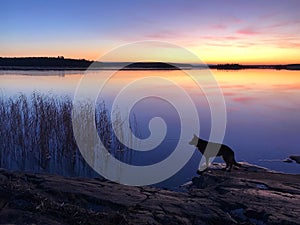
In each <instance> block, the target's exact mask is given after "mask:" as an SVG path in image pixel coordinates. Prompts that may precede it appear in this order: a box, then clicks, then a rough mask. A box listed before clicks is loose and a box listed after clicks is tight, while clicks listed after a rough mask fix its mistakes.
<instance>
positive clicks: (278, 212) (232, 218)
mask: <svg viewBox="0 0 300 225" xmlns="http://www.w3.org/2000/svg"><path fill="white" fill-rule="evenodd" d="M220 168H222V166H221V165H212V166H211V167H210V168H209V169H208V170H206V171H204V172H203V173H202V174H201V176H198V177H194V178H193V180H192V182H189V183H187V184H185V185H184V190H185V191H181V192H176V191H171V190H163V189H159V188H154V187H131V186H125V185H120V184H116V183H113V182H110V181H107V180H104V179H87V178H66V177H62V176H56V175H46V174H43V175H42V174H29V173H20V172H10V171H7V170H3V169H1V170H0V224H108V225H110V224H153V225H154V224H155V225H156V224H174V225H175V224H271V225H272V224H300V223H299V222H298V220H299V217H300V187H299V183H300V175H292V174H282V173H274V172H270V171H268V170H266V169H264V168H261V167H256V166H254V165H251V164H246V163H243V165H242V167H241V168H239V169H238V170H233V171H232V172H230V173H229V172H225V171H223V170H220Z"/></svg>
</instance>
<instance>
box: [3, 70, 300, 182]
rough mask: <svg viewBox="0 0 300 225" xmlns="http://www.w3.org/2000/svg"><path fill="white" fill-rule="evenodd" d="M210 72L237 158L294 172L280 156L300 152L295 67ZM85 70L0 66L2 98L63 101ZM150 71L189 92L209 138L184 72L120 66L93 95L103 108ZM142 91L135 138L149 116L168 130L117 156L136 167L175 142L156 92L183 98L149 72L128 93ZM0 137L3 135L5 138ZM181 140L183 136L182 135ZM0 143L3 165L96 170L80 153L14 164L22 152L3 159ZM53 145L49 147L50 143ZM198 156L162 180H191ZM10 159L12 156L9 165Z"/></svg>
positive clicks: (203, 111)
mask: <svg viewBox="0 0 300 225" xmlns="http://www.w3.org/2000/svg"><path fill="white" fill-rule="evenodd" d="M192 72H193V74H195V76H204V75H203V74H204V72H203V71H201V70H194V71H192ZM211 73H212V74H213V75H214V77H215V79H216V81H217V83H218V84H219V86H220V88H221V90H222V92H223V95H224V98H225V104H226V110H227V126H226V133H225V137H224V143H225V144H227V145H229V146H231V147H232V148H233V149H234V150H235V152H236V159H237V160H238V161H247V162H250V163H254V164H258V165H261V166H264V167H267V168H270V169H272V170H277V171H283V172H288V173H299V171H300V165H299V164H296V163H291V164H287V163H283V162H281V160H283V159H285V158H287V157H288V156H289V155H293V154H294V155H296V154H297V155H300V147H299V145H300V143H299V142H300V139H299V132H300V100H299V99H300V72H299V71H285V70H281V71H276V70H240V71H219V70H212V71H211ZM90 75H91V76H92V79H95V81H96V80H97V76H100V75H99V71H98V72H97V71H93V72H90ZM83 76H84V75H83V72H74V71H73V72H72V71H68V72H57V71H47V72H40V71H1V72H0V96H1V97H2V98H3V99H9V98H12V99H14V98H16V97H18V96H19V95H20V94H21V93H22V94H25V95H26V96H28V98H30V96H31V95H32V93H33V92H39V93H43V94H45V95H48V96H49V95H51V96H55V98H60V97H61V96H64V97H63V98H62V100H61V101H63V99H64V98H65V96H69V97H70V99H72V98H73V96H74V94H75V91H76V87H77V85H78V83H79V81H80V79H81V78H82V77H83ZM149 76H151V77H163V78H167V79H170V80H172V81H173V82H175V83H177V84H179V85H180V86H181V87H182V88H183V89H184V90H185V91H186V92H187V93H188V94H189V95H190V97H191V98H192V100H193V101H194V103H195V105H196V108H197V112H198V115H199V120H200V136H201V137H202V138H205V139H207V138H208V137H209V134H210V126H211V116H210V112H211V111H210V109H209V104H208V102H207V99H206V98H205V95H204V93H203V92H202V91H201V90H199V88H198V87H197V86H196V85H195V83H194V82H192V81H191V79H190V78H189V77H187V76H184V74H183V73H182V71H120V72H118V73H117V74H116V75H115V76H114V77H113V78H112V79H111V80H109V81H108V83H107V84H106V86H105V87H104V89H103V92H102V93H101V94H100V96H99V99H100V100H101V101H102V100H103V101H104V102H105V104H106V107H107V109H109V110H110V109H111V106H112V103H113V101H114V99H115V98H116V95H117V94H118V93H119V92H120V90H121V89H122V88H124V87H125V86H126V85H127V84H128V83H130V82H133V81H136V80H137V79H140V78H143V77H149ZM203 82H204V83H205V82H206V80H205V79H203ZM89 92H90V90H89V89H87V90H86V95H87V96H88V95H89ZM148 92H152V93H153V95H152V96H150V97H147V98H145V99H143V100H141V101H139V102H138V103H137V104H135V105H134V107H133V108H132V112H131V116H132V115H134V117H135V123H136V126H137V131H135V135H136V136H138V137H140V138H147V137H148V136H149V134H150V133H149V129H148V123H149V121H150V120H151V118H153V117H161V118H163V119H164V121H165V123H166V125H167V134H166V137H165V139H164V140H163V142H162V143H161V144H160V145H159V146H158V147H156V148H155V149H153V151H151V152H147V153H145V152H137V151H134V152H131V153H130V154H128V155H126V157H125V158H124V159H121V160H123V161H126V162H130V163H131V164H134V165H149V164H153V163H156V162H159V161H160V160H162V159H164V158H166V157H168V155H170V153H171V152H172V150H173V149H174V148H175V146H176V144H177V139H178V137H179V135H180V121H179V116H178V112H176V110H175V109H174V107H173V106H172V105H171V104H169V103H168V102H166V101H164V100H163V99H161V98H159V97H157V96H160V94H161V93H162V92H163V94H164V95H167V96H173V97H174V96H175V98H176V101H178V102H179V103H180V101H184V98H181V96H180V95H178V97H177V96H176V94H177V91H176V89H175V88H174V84H171V83H170V84H169V85H168V84H166V83H161V81H160V80H157V81H156V80H155V79H154V78H153V82H151V83H147V82H144V83H141V84H140V85H138V87H136V88H134V89H133V90H132V92H130V93H131V96H138V95H140V94H142V93H148ZM120 110H122V109H120ZM188 112H189V109H186V111H185V112H184V113H188ZM192 134H193V131H192V130H191V134H190V136H191V137H192ZM30 135H31V134H30ZM32 135H34V134H32ZM1 138H3V139H4V138H5V137H1ZM184 141H186V142H188V140H184ZM3 143H4V142H3ZM52 146H55V145H52ZM53 148H55V147H53ZM4 149H5V146H2V149H1V150H0V151H2V153H1V165H0V166H1V167H8V168H10V169H25V170H35V171H38V172H52V173H60V174H64V175H70V176H95V173H93V172H92V170H91V169H90V168H89V167H88V166H86V165H84V161H83V160H82V159H81V160H75V161H74V162H73V165H72V166H71V167H70V166H69V165H68V158H67V157H65V158H63V159H58V158H57V156H56V157H55V160H60V161H62V162H61V163H60V164H56V163H55V162H54V161H52V163H51V164H52V166H50V167H47V168H40V167H39V166H38V165H37V166H31V167H30V166H29V167H28V166H27V167H26V166H25V167H24V166H23V167H20V166H19V165H21V164H22V163H21V161H22V160H25V159H24V158H23V157H22V155H20V154H19V155H18V154H17V153H14V157H13V159H12V158H6V155H7V154H5V153H4V152H3V151H4ZM53 151H54V152H55V149H54V150H53ZM184 151H185V149H182V154H185V152H184ZM50 152H51V151H50ZM48 154H49V153H48ZM52 154H54V153H52ZM55 154H56V153H55ZM124 154H127V153H124ZM9 157H11V156H9ZM200 157H201V156H200V153H198V152H197V151H195V153H194V155H193V157H192V159H191V160H190V161H189V162H188V164H187V165H186V166H185V167H184V168H183V169H182V170H181V171H180V172H179V173H177V174H176V175H175V176H173V177H172V178H170V179H169V180H167V181H165V182H164V183H162V184H160V185H162V186H176V185H180V184H182V183H184V182H186V181H188V180H190V179H191V178H192V177H193V176H194V175H195V171H196V169H197V168H198V166H199V165H198V163H199V158H200ZM50 158H51V157H49V159H50ZM8 160H14V161H16V162H14V163H8ZM26 160H28V158H27V159H26ZM30 160H31V162H26V165H27V164H35V159H34V158H31V159H30ZM51 160H54V158H53V157H52V158H51ZM216 161H220V160H216ZM22 165H23V164H22ZM64 165H65V167H64Z"/></svg>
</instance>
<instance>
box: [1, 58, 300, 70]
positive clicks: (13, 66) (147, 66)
mask: <svg viewBox="0 0 300 225" xmlns="http://www.w3.org/2000/svg"><path fill="white" fill-rule="evenodd" d="M207 68H210V69H218V70H242V69H276V70H300V64H286V65H241V64H213V65H192V64H187V63H170V64H168V63H163V62H133V63H130V62H98V61H89V60H85V59H65V58H64V57H62V56H61V57H57V58H54V57H25V58H4V57H0V70H87V69H89V70H114V69H121V70H180V69H187V70H188V69H207Z"/></svg>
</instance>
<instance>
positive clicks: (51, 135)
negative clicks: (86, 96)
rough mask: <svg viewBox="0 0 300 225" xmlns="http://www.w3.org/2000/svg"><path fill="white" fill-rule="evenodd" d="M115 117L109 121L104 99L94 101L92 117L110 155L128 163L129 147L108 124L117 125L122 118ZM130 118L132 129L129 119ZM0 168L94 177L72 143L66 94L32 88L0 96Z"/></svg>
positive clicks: (68, 102)
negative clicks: (44, 92)
mask: <svg viewBox="0 0 300 225" xmlns="http://www.w3.org/2000/svg"><path fill="white" fill-rule="evenodd" d="M83 107H84V105H83ZM116 118H117V119H116V120H115V121H112V120H111V118H110V113H109V110H108V109H107V108H106V106H105V103H104V102H99V103H98V104H97V106H96V111H95V120H94V121H93V122H96V127H97V131H98V135H99V137H100V139H101V141H102V142H103V144H104V145H105V146H106V148H107V149H108V150H109V152H110V153H111V154H112V155H114V156H115V157H116V158H118V159H120V160H122V161H125V162H130V161H131V157H132V152H133V151H131V150H130V149H128V148H127V147H126V146H124V145H123V144H122V143H121V142H120V141H119V140H118V139H117V138H116V135H115V134H114V132H113V129H112V123H118V124H122V119H121V118H118V117H116ZM118 120H119V121H118ZM84 122H85V120H84V118H82V123H83V124H84ZM131 123H132V124H133V126H132V127H134V129H136V123H135V121H134V120H133V121H132V122H131ZM120 130H122V129H121V128H120ZM87 137H88V135H87ZM0 167H4V168H7V169H14V170H23V171H24V170H25V171H35V172H47V173H57V174H61V175H67V176H87V177H90V176H95V175H96V174H95V172H94V171H93V170H92V169H91V168H90V167H89V166H88V165H87V163H86V162H85V161H84V159H83V157H82V156H81V154H80V151H79V149H78V147H77V145H76V141H75V138H74V135H73V127H72V100H71V98H70V97H68V96H56V95H53V94H48V95H46V94H41V93H37V92H34V93H33V94H31V95H30V96H26V95H24V94H19V95H17V96H14V97H3V96H2V97H1V96H0Z"/></svg>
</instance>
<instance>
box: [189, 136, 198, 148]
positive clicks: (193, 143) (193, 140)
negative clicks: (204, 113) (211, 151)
mask: <svg viewBox="0 0 300 225" xmlns="http://www.w3.org/2000/svg"><path fill="white" fill-rule="evenodd" d="M198 141H199V138H198V137H197V136H196V134H194V136H193V138H192V140H191V141H190V142H189V144H190V145H195V146H196V145H197V144H198Z"/></svg>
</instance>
